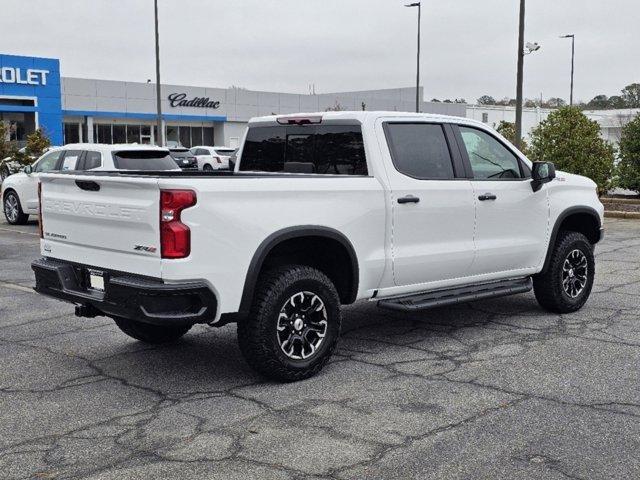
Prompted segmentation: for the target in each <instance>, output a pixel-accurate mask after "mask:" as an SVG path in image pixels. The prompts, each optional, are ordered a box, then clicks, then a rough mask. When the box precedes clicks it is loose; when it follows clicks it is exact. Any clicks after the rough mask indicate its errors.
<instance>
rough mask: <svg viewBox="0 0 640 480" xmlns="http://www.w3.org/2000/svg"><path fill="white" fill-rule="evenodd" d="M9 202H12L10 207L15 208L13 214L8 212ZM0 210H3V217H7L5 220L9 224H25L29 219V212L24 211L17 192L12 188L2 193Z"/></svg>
mask: <svg viewBox="0 0 640 480" xmlns="http://www.w3.org/2000/svg"><path fill="white" fill-rule="evenodd" d="M9 202H12V207H13V208H16V209H17V214H16V215H15V216H12V215H10V214H9V208H10V207H9V206H8V203H9ZM2 211H3V212H4V217H5V218H6V219H7V222H9V224H11V225H26V223H27V222H28V221H29V214H27V213H24V211H23V210H22V204H21V203H20V199H19V198H18V194H17V193H16V192H14V191H13V190H10V191H8V192H7V193H6V194H5V195H4V198H3V199H2Z"/></svg>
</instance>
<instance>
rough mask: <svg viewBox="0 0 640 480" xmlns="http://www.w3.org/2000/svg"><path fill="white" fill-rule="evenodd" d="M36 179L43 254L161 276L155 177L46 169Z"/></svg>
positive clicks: (156, 182)
mask: <svg viewBox="0 0 640 480" xmlns="http://www.w3.org/2000/svg"><path fill="white" fill-rule="evenodd" d="M41 180H42V217H43V222H42V224H43V236H44V240H43V242H42V250H43V251H42V253H43V255H45V256H47V257H53V258H58V259H61V260H68V261H72V262H76V263H81V264H84V265H90V266H93V267H97V268H105V269H111V270H116V271H123V272H131V273H137V274H140V275H148V276H153V277H160V276H161V259H160V244H159V243H160V225H159V223H160V222H159V219H160V213H159V212H160V206H159V198H160V193H159V188H158V181H157V179H154V178H144V177H116V176H113V177H108V176H102V175H84V176H83V175H61V174H58V175H56V174H52V175H43V176H42V177H41Z"/></svg>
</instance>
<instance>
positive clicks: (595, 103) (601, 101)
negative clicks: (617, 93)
mask: <svg viewBox="0 0 640 480" xmlns="http://www.w3.org/2000/svg"><path fill="white" fill-rule="evenodd" d="M610 105H611V103H610V102H609V97H607V96H606V95H596V96H595V97H593V98H592V99H591V100H589V103H587V108H592V109H594V110H604V109H607V108H611V106H610Z"/></svg>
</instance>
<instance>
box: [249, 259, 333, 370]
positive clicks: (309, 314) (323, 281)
mask: <svg viewBox="0 0 640 480" xmlns="http://www.w3.org/2000/svg"><path fill="white" fill-rule="evenodd" d="M340 323H341V316H340V300H339V297H338V293H337V291H336V289H335V287H334V285H333V283H332V282H331V280H329V278H327V276H326V275H325V274H323V273H322V272H320V271H318V270H316V269H314V268H311V267H306V266H300V265H289V266H285V267H280V268H277V269H274V270H271V271H269V272H267V273H265V274H263V275H262V276H261V278H260V280H259V282H258V285H257V287H256V296H255V299H254V304H253V306H252V309H251V313H250V315H249V317H248V318H247V319H245V320H243V321H241V322H239V323H238V341H239V344H240V349H241V351H242V353H243V355H244V357H245V359H246V360H247V362H248V363H249V365H251V366H252V367H253V368H254V369H255V370H257V371H258V372H259V373H261V374H263V375H265V376H267V377H271V378H274V379H276V380H282V381H296V380H303V379H305V378H309V377H311V376H313V375H315V374H316V373H318V372H319V371H320V370H321V369H322V368H323V367H324V365H325V364H326V363H327V362H328V361H329V359H330V358H331V354H332V353H333V351H334V349H335V347H336V344H337V341H338V337H339V335H340Z"/></svg>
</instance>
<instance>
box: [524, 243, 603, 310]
mask: <svg viewBox="0 0 640 480" xmlns="http://www.w3.org/2000/svg"><path fill="white" fill-rule="evenodd" d="M594 277H595V259H594V256H593V246H592V245H591V243H589V240H588V239H587V237H585V236H584V235H583V234H581V233H578V232H569V231H567V232H560V234H559V235H558V240H557V241H556V244H555V246H554V247H553V252H552V253H551V261H550V262H549V266H548V268H547V270H546V271H544V272H542V273H540V274H538V275H535V276H534V278H533V289H534V293H535V295H536V299H537V300H538V303H539V304H540V305H541V306H542V307H543V308H545V309H547V310H549V311H551V312H555V313H570V312H575V311H577V310H579V309H580V308H582V306H583V305H584V304H585V303H586V301H587V300H588V299H589V295H590V293H591V288H592V287H593V280H594Z"/></svg>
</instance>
